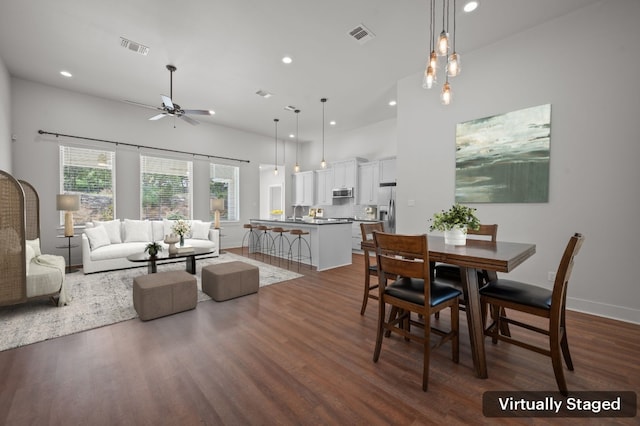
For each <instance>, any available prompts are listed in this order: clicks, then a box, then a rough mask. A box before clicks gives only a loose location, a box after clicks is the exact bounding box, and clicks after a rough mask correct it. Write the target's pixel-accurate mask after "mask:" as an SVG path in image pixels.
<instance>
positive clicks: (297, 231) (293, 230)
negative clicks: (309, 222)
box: [289, 229, 309, 235]
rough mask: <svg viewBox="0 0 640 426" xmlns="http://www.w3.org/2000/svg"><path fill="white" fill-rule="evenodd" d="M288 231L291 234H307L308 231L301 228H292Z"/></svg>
mask: <svg viewBox="0 0 640 426" xmlns="http://www.w3.org/2000/svg"><path fill="white" fill-rule="evenodd" d="M289 233H290V234H291V235H309V232H308V231H303V230H302V229H292V230H290V231H289Z"/></svg>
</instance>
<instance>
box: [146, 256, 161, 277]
mask: <svg viewBox="0 0 640 426" xmlns="http://www.w3.org/2000/svg"><path fill="white" fill-rule="evenodd" d="M156 272H158V265H157V264H156V260H155V259H149V264H148V266H147V273H148V274H155V273H156Z"/></svg>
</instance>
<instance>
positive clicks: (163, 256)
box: [127, 247, 213, 274]
mask: <svg viewBox="0 0 640 426" xmlns="http://www.w3.org/2000/svg"><path fill="white" fill-rule="evenodd" d="M211 253H213V249H211V248H203V247H194V248H193V251H190V252H187V253H176V254H169V252H160V253H158V254H157V255H156V256H154V257H151V256H149V255H148V254H147V253H136V254H131V255H129V256H127V260H129V261H130V262H147V263H148V272H149V273H150V274H155V273H156V272H158V261H167V260H172V259H183V258H184V259H186V264H187V266H186V271H187V272H189V273H190V274H195V273H196V256H201V255H204V254H211Z"/></svg>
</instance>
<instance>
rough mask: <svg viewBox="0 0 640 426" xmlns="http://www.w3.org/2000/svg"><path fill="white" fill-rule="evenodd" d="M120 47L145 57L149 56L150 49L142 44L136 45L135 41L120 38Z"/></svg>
mask: <svg viewBox="0 0 640 426" xmlns="http://www.w3.org/2000/svg"><path fill="white" fill-rule="evenodd" d="M120 46H122V47H124V48H125V49H129V50H131V51H133V52H136V53H139V54H141V55H144V56H147V55H148V54H149V48H148V47H147V46H143V45H142V44H140V43H136V42H135V41H131V40H127V39H126V38H123V37H120Z"/></svg>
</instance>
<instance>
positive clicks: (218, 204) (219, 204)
mask: <svg viewBox="0 0 640 426" xmlns="http://www.w3.org/2000/svg"><path fill="white" fill-rule="evenodd" d="M211 210H213V211H214V216H213V217H214V219H213V227H214V228H216V229H220V210H224V199H222V198H212V199H211Z"/></svg>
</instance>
